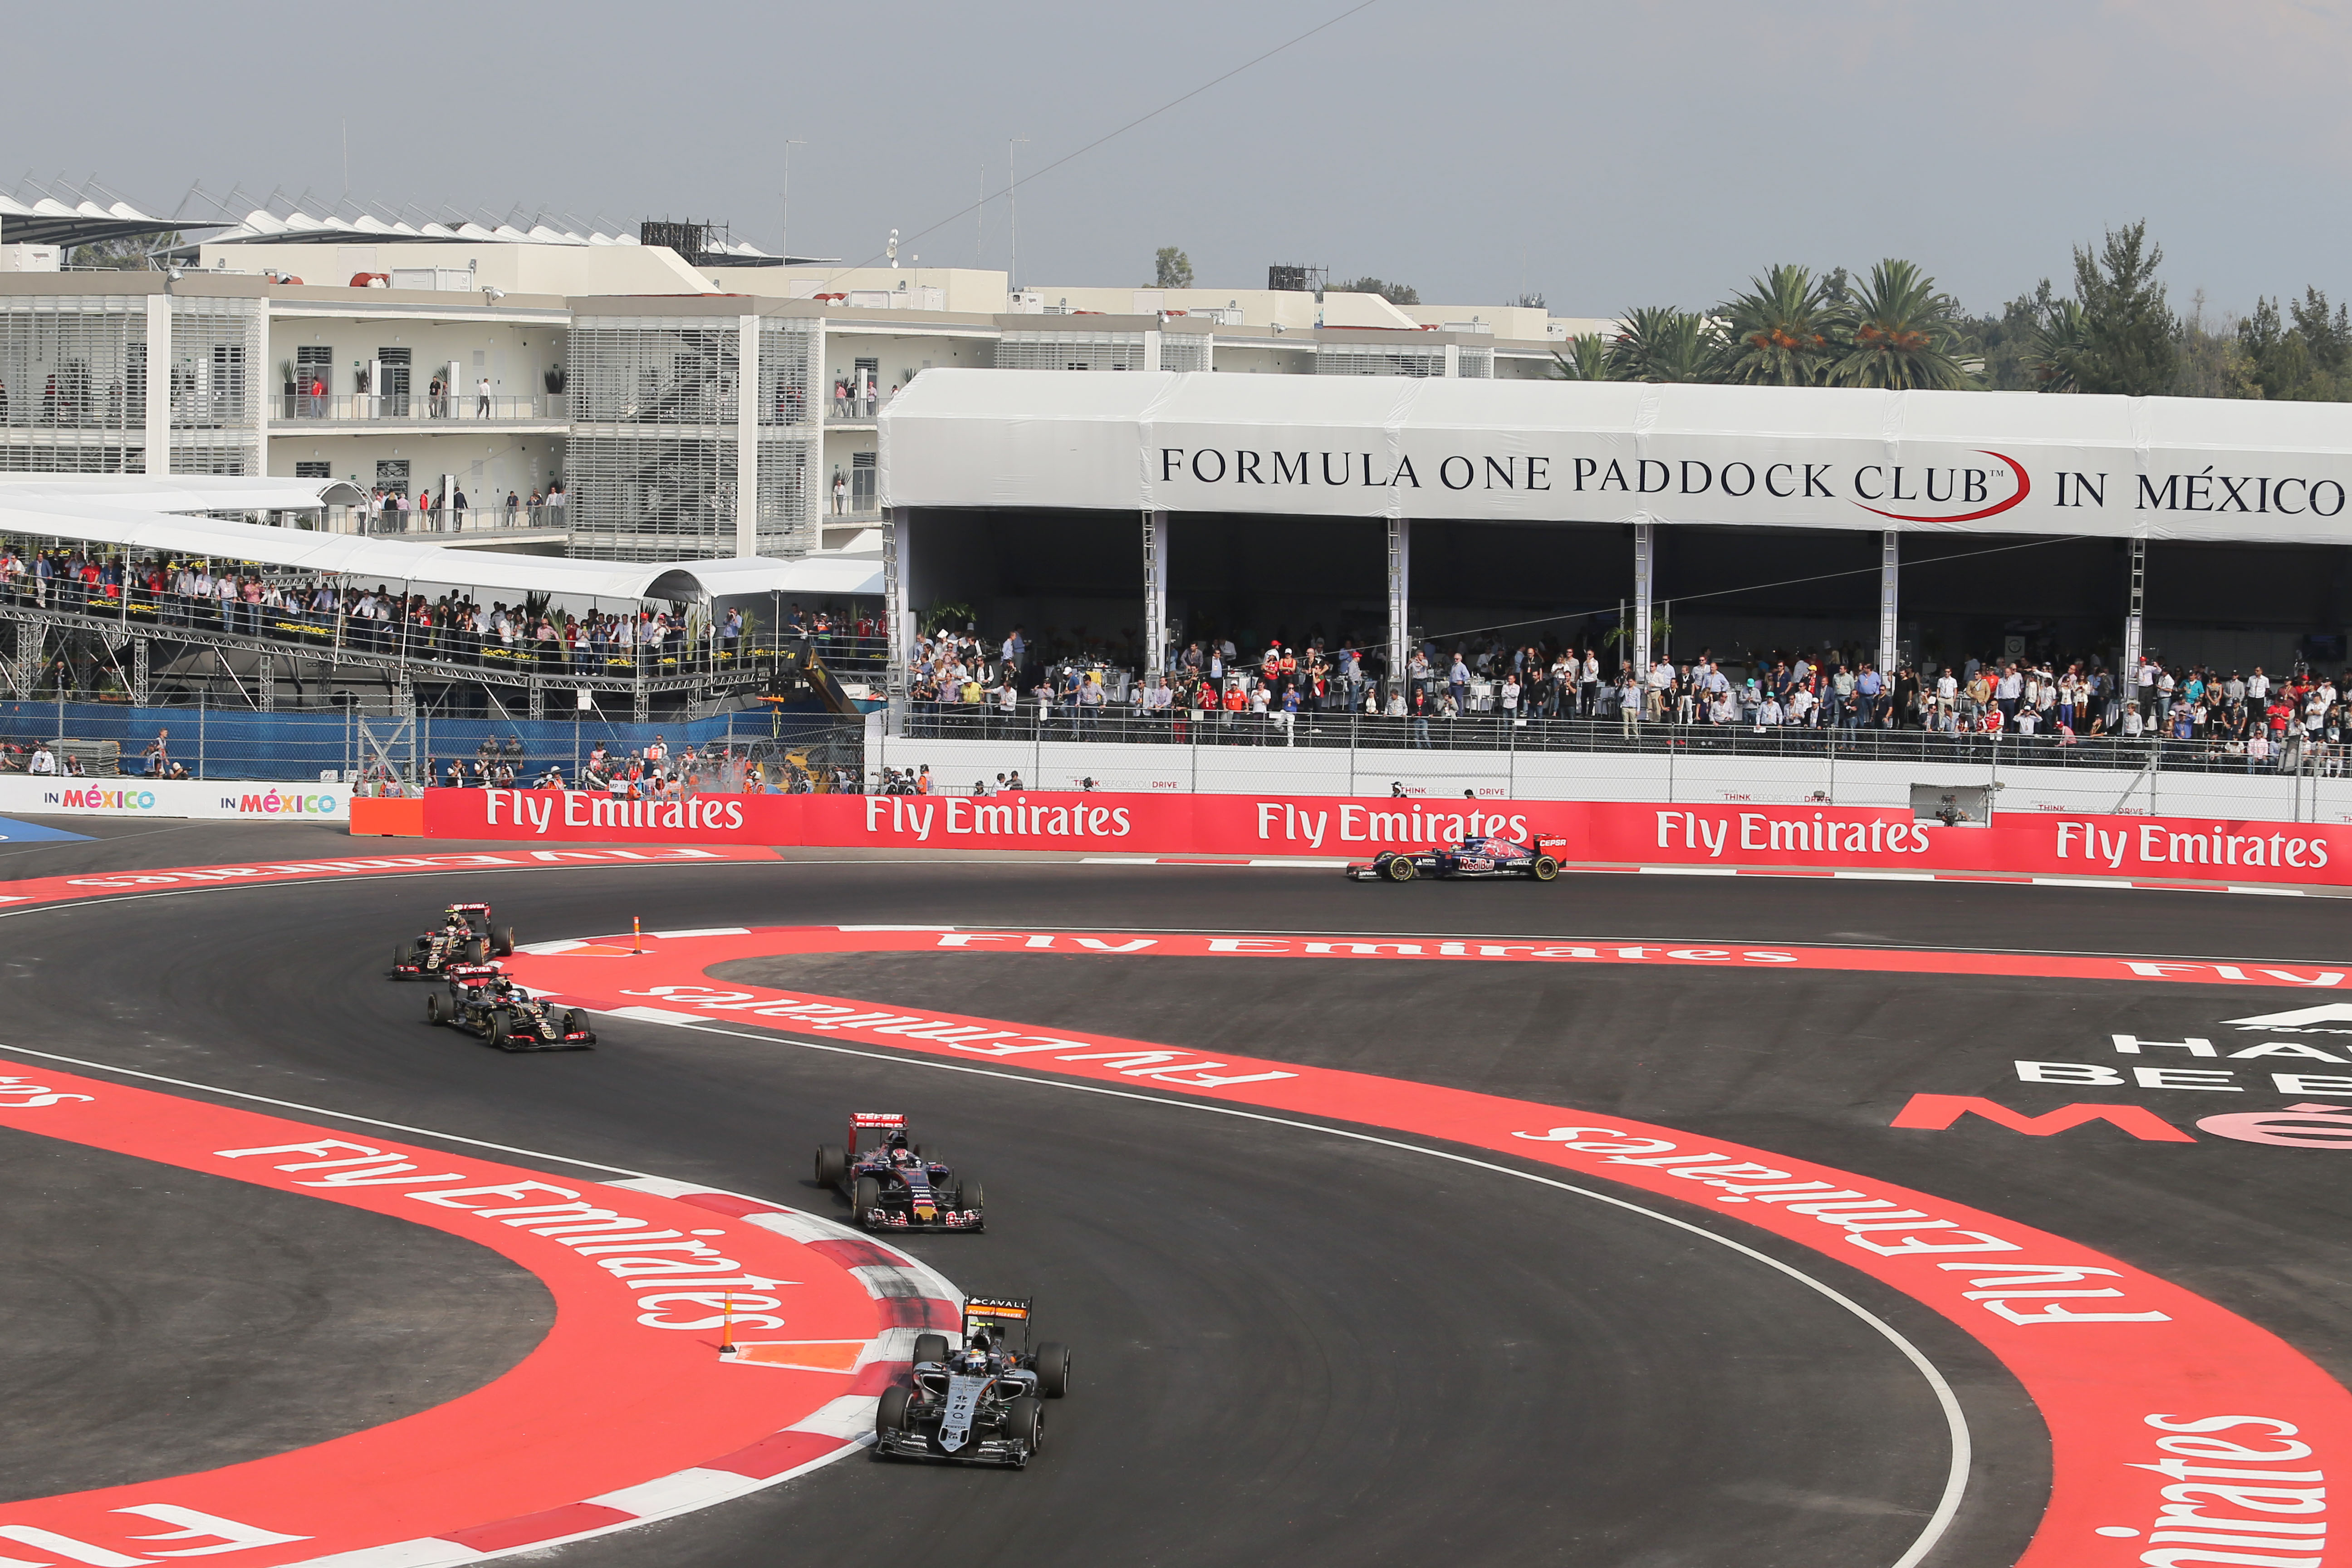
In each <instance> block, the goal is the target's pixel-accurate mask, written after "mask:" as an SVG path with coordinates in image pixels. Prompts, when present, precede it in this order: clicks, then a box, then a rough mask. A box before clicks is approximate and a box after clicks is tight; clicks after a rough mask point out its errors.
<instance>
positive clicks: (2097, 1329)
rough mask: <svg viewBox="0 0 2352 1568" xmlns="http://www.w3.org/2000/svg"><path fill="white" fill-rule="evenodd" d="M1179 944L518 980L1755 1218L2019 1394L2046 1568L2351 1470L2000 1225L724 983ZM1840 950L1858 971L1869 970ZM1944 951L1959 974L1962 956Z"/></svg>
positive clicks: (2213, 1341) (2300, 1422)
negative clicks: (1406, 1138) (1929, 1316)
mask: <svg viewBox="0 0 2352 1568" xmlns="http://www.w3.org/2000/svg"><path fill="white" fill-rule="evenodd" d="M960 937H961V938H970V939H973V940H966V941H961V942H960V941H957V940H956V939H957V938H960ZM1007 939H1009V940H1007ZM1203 940H1205V941H1206V942H1209V943H1212V944H1214V943H1218V942H1226V943H1232V942H1242V941H1244V940H1253V941H1266V942H1292V943H1293V946H1294V948H1295V949H1296V950H1297V952H1298V953H1299V955H1302V956H1305V955H1312V956H1325V955H1326V954H1324V953H1322V952H1311V953H1310V952H1309V948H1310V943H1309V942H1308V939H1306V938H1303V937H1302V938H1298V939H1295V941H1294V939H1286V938H1272V939H1267V938H1253V939H1243V938H1238V937H1230V938H1217V937H1208V938H1205V939H1203ZM1168 942H1169V939H1167V938H1166V937H1165V936H1164V935H1161V934H1160V933H1150V934H1145V933H1134V934H1128V935H1121V934H1120V933H1115V932H1107V933H1099V934H1097V935H1096V936H1094V937H1091V938H1085V937H1079V938H1070V937H1068V936H1067V934H1066V933H1018V932H1015V933H987V932H958V931H807V930H798V929H774V930H767V931H745V932H740V933H730V934H718V933H714V934H711V935H708V936H695V937H679V938H669V939H663V940H660V941H658V942H652V943H649V944H648V945H649V946H650V948H651V950H652V951H651V952H649V953H648V954H646V955H645V956H625V955H622V954H620V953H619V952H618V951H617V949H616V947H615V946H614V944H610V943H603V942H590V943H578V944H572V943H554V944H546V945H545V946H543V947H542V948H541V949H540V950H538V951H535V952H530V953H525V954H520V955H519V956H518V957H517V959H516V961H515V968H516V972H517V973H518V976H519V977H520V978H521V979H522V980H524V981H525V982H526V983H527V984H531V985H532V986H534V987H535V988H540V989H543V990H546V991H549V992H551V993H553V994H556V995H557V996H559V997H560V998H562V1000H564V1001H566V1002H571V1003H575V1004H578V1005H584V1006H590V1007H594V1008H600V1009H604V1010H607V1011H610V1010H614V1009H630V1010H633V1011H634V1013H635V1016H640V1017H645V1018H649V1019H653V1020H657V1021H662V1022H672V1023H686V1024H708V1025H716V1026H743V1025H751V1026H757V1027H761V1028H764V1029H773V1030H783V1031H789V1032H791V1033H793V1034H794V1035H798V1036H803V1037H816V1038H823V1039H828V1040H835V1041H849V1042H857V1043H860V1044H863V1045H866V1046H869V1047H887V1048H888V1049H890V1050H894V1051H903V1052H908V1053H912V1054H918V1055H920V1056H923V1057H927V1058H938V1059H942V1060H950V1061H955V1062H958V1063H962V1064H966V1065H970V1066H973V1067H977V1068H983V1069H990V1070H998V1071H1004V1072H1010V1073H1015V1074H1021V1075H1029V1076H1052V1077H1055V1078H1062V1079H1071V1080H1075V1081H1077V1082H1082V1083H1086V1084H1090V1085H1095V1086H1099V1087H1104V1088H1112V1087H1115V1088H1116V1089H1119V1090H1122V1091H1126V1092H1130V1093H1143V1094H1150V1095H1158V1096H1181V1097H1186V1098H1193V1099H1199V1100H1204V1101H1208V1102H1213V1103H1217V1104H1224V1105H1230V1106H1236V1107H1243V1106H1246V1107H1250V1108H1253V1109H1255V1110H1264V1111H1271V1112H1279V1113H1291V1114H1297V1115H1302V1116H1309V1117H1314V1118H1318V1119H1322V1120H1326V1121H1335V1122H1343V1123H1351V1124H1354V1125H1357V1126H1360V1127H1370V1128H1380V1129H1384V1130H1388V1131H1393V1132H1398V1133H1403V1134H1409V1135H1412V1136H1415V1137H1420V1138H1427V1139H1433V1140H1440V1141H1443V1142H1446V1143H1449V1144H1453V1145H1454V1146H1456V1147H1466V1148H1472V1149H1479V1150H1486V1151H1490V1152H1496V1153H1501V1154H1508V1155H1513V1156H1517V1158H1520V1159H1523V1160H1528V1161H1532V1162H1534V1163H1538V1164H1540V1165H1544V1166H1549V1167H1551V1168H1553V1169H1556V1170H1558V1171H1559V1172H1561V1173H1566V1174H1572V1175H1574V1176H1577V1177H1580V1178H1586V1179H1591V1180H1596V1181H1604V1182H1609V1183H1613V1184H1620V1185H1621V1186H1624V1187H1632V1188H1636V1189H1639V1190H1641V1191H1642V1192H1643V1193H1646V1194H1651V1195H1653V1196H1656V1197H1661V1198H1666V1199H1670V1200H1674V1201H1675V1202H1677V1203H1679V1204H1682V1205H1688V1206H1689V1207H1691V1208H1694V1209H1705V1210H1707V1211H1709V1212H1711V1213H1713V1214H1715V1215H1721V1216H1724V1217H1727V1218H1732V1219H1738V1220H1744V1221H1746V1222H1748V1224H1751V1225H1754V1226H1759V1228H1761V1229H1764V1230H1769V1231H1770V1232H1772V1233H1773V1234H1774V1235H1775V1236H1778V1237H1782V1238H1784V1239H1786V1240H1789V1241H1793V1242H1796V1243H1799V1244H1801V1245H1802V1246H1804V1247H1810V1248H1811V1249H1813V1250H1814V1251H1816V1252H1819V1253H1821V1254H1822V1255H1823V1256H1825V1257H1828V1258H1834V1259H1836V1260H1837V1261H1839V1262H1842V1263H1846V1264H1850V1265H1852V1266H1853V1267H1854V1268H1859V1269H1861V1270H1863V1271H1864V1273H1866V1274H1869V1275H1871V1276H1872V1277H1873V1278H1874V1279H1880V1280H1883V1281H1885V1283H1886V1284H1888V1285H1890V1286H1892V1287H1894V1288H1895V1289H1898V1290H1901V1291H1903V1292H1904V1293H1906V1295H1908V1296H1910V1297H1912V1298H1913V1299H1915V1300H1918V1301H1920V1302H1922V1303H1925V1304H1926V1305H1927V1306H1928V1307H1929V1308H1931V1309H1933V1310H1936V1311H1937V1312H1939V1313H1941V1314H1942V1315H1943V1316H1944V1317H1946V1318H1947V1319H1948V1320H1949V1321H1952V1322H1953V1323H1956V1324H1958V1326H1959V1327H1960V1328H1961V1329H1963V1330H1964V1331H1967V1332H1968V1333H1969V1334H1970V1335H1972V1336H1974V1337H1975V1338H1976V1339H1977V1340H1979V1342H1982V1343H1983V1344H1984V1345H1985V1346H1987V1347H1988V1348H1989V1349H1990V1351H1991V1352H1993V1353H1994V1354H1995V1355H1997V1356H1999V1357H2000V1360H2001V1361H2002V1363H2004V1364H2005V1365H2007V1366H2008V1367H2009V1368H2010V1370H2011V1372H2012V1373H2014V1374H2015V1375H2016V1377H2017V1378H2018V1380H2019V1382H2020V1383H2021V1384H2022V1385H2023V1386H2024V1387H2025V1388H2026V1390H2027V1391H2028V1392H2029V1393H2030V1394H2031V1395H2032V1398H2033V1400H2034V1403H2035V1405H2036V1406H2037V1407H2038V1408H2039V1409H2040V1411H2041V1413H2042V1417H2043V1419H2044V1420H2045V1422H2046V1423H2047V1424H2048V1426H2049V1430H2050V1436H2051V1442H2052V1450H2053V1460H2052V1463H2053V1477H2052V1492H2051V1499H2050V1504H2049V1508H2048V1510H2047V1512H2046V1513H2045V1515H2044V1517H2043V1519H2042V1525H2041V1528H2040V1530H2039V1531H2038V1532H2037V1534H2036V1536H2035V1538H2034V1541H2033V1542H2032V1546H2031V1547H2030V1548H2029V1550H2028V1551H2027V1552H2026V1554H2025V1556H2024V1557H2023V1558H2022V1559H2021V1563H2023V1564H2025V1565H2026V1568H2080V1565H2081V1564H2083V1563H2087V1562H2092V1561H2115V1562H2117V1563H2125V1562H2130V1561H2133V1560H2135V1559H2137V1556H2138V1553H2139V1550H2140V1546H2139V1544H2137V1543H2134V1542H2126V1541H2123V1540H2120V1539H2116V1540H2106V1539H2103V1538H2102V1536H2101V1535H2100V1534H2099V1533H2098V1532H2099V1531H2110V1532H2113V1531H2117V1530H2120V1529H2125V1528H2126V1527H2127V1528H2128V1529H2129V1530H2130V1531H2131V1533H2133V1534H2135V1535H2137V1534H2140V1533H2142V1532H2144V1531H2147V1528H2148V1526H2149V1522H2150V1521H2153V1520H2157V1519H2158V1517H2159V1513H2160V1510H2165V1509H2167V1508H2168V1507H2170V1508H2173V1509H2175V1510H2176V1511H2175V1513H2174V1514H2173V1515H2172V1516H2171V1517H2174V1518H2176V1519H2177V1518H2179V1513H2178V1508H2179V1505H2187V1506H2188V1508H2189V1518H2190V1519H2192V1520H2194V1519H2195V1518H2196V1517H2197V1516H2198V1515H2199V1513H2200V1511H2201V1513H2202V1514H2203V1515H2205V1516H2207V1517H2210V1519H2213V1520H2220V1519H2224V1518H2227V1519H2235V1520H2243V1519H2246V1518H2247V1517H2248V1515H2249V1512H2250V1511H2251V1512H2252V1513H2253V1514H2254V1515H2255V1516H2256V1517H2259V1518H2270V1517H2271V1516H2273V1515H2277V1516H2278V1520H2279V1521H2284V1523H2282V1524H2281V1526H2280V1532H2282V1533H2284V1532H2285V1527H2286V1525H2294V1526H2296V1527H2298V1531H2299V1529H2300V1527H2302V1526H2308V1525H2312V1524H2323V1523H2324V1510H2325V1506H2326V1503H2325V1500H2326V1486H2325V1479H2326V1475H2327V1474H2328V1472H2330V1471H2334V1470H2337V1469H2338V1468H2339V1467H2340V1466H2341V1465H2342V1464H2343V1463H2345V1462H2346V1459H2347V1458H2352V1394H2347V1391H2346V1390H2345V1389H2344V1388H2343V1387H2342V1386H2340V1385H2339V1384H2337V1383H2336V1380H2335V1379H2334V1378H2332V1377H2330V1376H2329V1375H2328V1374H2327V1373H2326V1372H2325V1371H2323V1370H2322V1369H2321V1368H2320V1367H2318V1366H2317V1365H2315V1363H2313V1362H2312V1361H2311V1360H2310V1358H2308V1357H2306V1356H2305V1355H2304V1354H2302V1353H2301V1352H2298V1351H2296V1350H2294V1348H2293V1347H2292V1346H2290V1345H2288V1344H2287V1343H2286V1342H2284V1341H2283V1340H2281V1339H2279V1338H2278V1337H2277V1336H2276V1335H2274V1334H2273V1333H2271V1332H2269V1331H2266V1330H2264V1329H2262V1328H2260V1327H2258V1326H2256V1325H2255V1324H2253V1323H2252V1322H2250V1321H2247V1320H2245V1319H2243V1318H2242V1317H2239V1316H2238V1315H2237V1314H2235V1313H2233V1312H2231V1311H2229V1310H2225V1309H2223V1308H2222V1307H2221V1306H2219V1305H2217V1304H2215V1303H2214V1302H2212V1301H2210V1300H2206V1299H2205V1298H2203V1297H2201V1296H2199V1295H2197V1294H2195V1293H2194V1292H2192V1291H2189V1290H2187V1289H2182V1288H2180V1287H2179V1286H2177V1285H2174V1284H2172V1283H2170V1282H2169V1281H2168V1280H2165V1279H2158V1278H2157V1277H2155V1276H2154V1275H2151V1274H2148V1273H2147V1272H2145V1271H2143V1270H2141V1269H2138V1268H2134V1267H2132V1265H2131V1264H2129V1263H2128V1262H2126V1260H2124V1259H2122V1258H2115V1257H2110V1256H2106V1255H2105V1254H2102V1253H2099V1252H2096V1251H2094V1250H2092V1249H2090V1248H2088V1247H2083V1246H2081V1245H2079V1244H2077V1243H2074V1242H2072V1241H2069V1240H2067V1239H2066V1238H2065V1237H2061V1236H2056V1235H2053V1234H2051V1233H2049V1232H2047V1231H2042V1230H2039V1229H2035V1228H2033V1227H2031V1226H2023V1225H2020V1224H2017V1223H2015V1222H2013V1221H2011V1220H2009V1219H2006V1218H2004V1217H2002V1216H2001V1215H1997V1214H1992V1213H1989V1212H1985V1211H1982V1210H1979V1209H1974V1208H1970V1207H1969V1206H1967V1205H1959V1204H1954V1203H1949V1202H1947V1201H1945V1200H1944V1199H1941V1198H1938V1197H1937V1196H1935V1195H1933V1194H1927V1193H1922V1192H1917V1191H1914V1190H1911V1189H1908V1188H1905V1187H1900V1186H1896V1185H1895V1184H1890V1183H1887V1182H1883V1181H1880V1180H1878V1179H1876V1178H1874V1177H1870V1176H1864V1175H1859V1174H1856V1173H1853V1172H1849V1171H1843V1170H1838V1169H1834V1168H1832V1167H1830V1166H1826V1165H1822V1164H1818V1163H1813V1162H1811V1161H1808V1160H1804V1159H1801V1158H1799V1157H1796V1156H1793V1155H1790V1154H1784V1153H1780V1152H1774V1151H1769V1150H1764V1149H1756V1148H1749V1147H1747V1146H1744V1145H1740V1144H1737V1143H1732V1142H1725V1141H1723V1140H1719V1139H1706V1138H1698V1137H1695V1136H1693V1135H1691V1134H1689V1133H1687V1132H1684V1131H1679V1130H1677V1129H1674V1128H1669V1127H1661V1126H1654V1125H1650V1124H1647V1123H1643V1122H1637V1121H1631V1120H1628V1119H1626V1118H1624V1117H1620V1116H1612V1115H1602V1114H1599V1113H1595V1112H1591V1111H1585V1110H1577V1109H1575V1108H1572V1107H1568V1106H1557V1105H1543V1104H1538V1103H1534V1102H1530V1101H1526V1100H1509V1099H1505V1098H1501V1097H1497V1096H1493V1095H1485V1094H1477V1093H1472V1092H1468V1091H1465V1090H1461V1089H1445V1088H1440V1087H1436V1086H1433V1085H1429V1084H1422V1083H1413V1082H1408V1081H1404V1080H1401V1079H1388V1078H1381V1077H1376V1076H1372V1075H1368V1074H1362V1073H1354V1072H1345V1071H1338V1070H1333V1069H1329V1068H1315V1067H1308V1066H1304V1065H1300V1064H1296V1063H1287V1062H1280V1061H1272V1060H1265V1059H1260V1058H1247V1057H1240V1056H1235V1055H1232V1054H1229V1053H1223V1052H1219V1053H1215V1054H1213V1055H1211V1054H1204V1053H1202V1052H1199V1051H1193V1050H1188V1049H1180V1048H1174V1047H1165V1046H1160V1045H1156V1044H1153V1043H1150V1042H1148V1041H1142V1040H1129V1039H1120V1038H1116V1037H1107V1036H1097V1035H1092V1034H1087V1033H1082V1032H1078V1031H1075V1030H1069V1031H1061V1032H1047V1031H1044V1030H1037V1029H1033V1028H1030V1027H1029V1026H1025V1025H1022V1024H1018V1023H1013V1022H1007V1021H1004V1020H1000V1019H993V1018H978V1017H968V1016H961V1015H956V1014H949V1013H940V1012H928V1011H918V1010H912V1009H901V1008H894V1007H885V1006H877V1005H872V1004H869V1003H865V1002H859V1001H855V1000H852V999H848V998H844V997H834V996H821V995H814V994H803V993H797V992H790V991H782V990H776V989H772V988H768V987H763V986H758V985H751V984H735V983H732V982H717V981H713V980H711V979H709V977H708V975H707V973H706V971H708V970H709V968H710V967H711V966H712V965H714V964H718V963H724V962H727V961H730V960H734V959H740V958H745V957H750V956H753V955H762V954H779V953H795V952H841V951H845V950H856V949H857V948H860V947H865V948H871V949H884V950H891V951H908V950H910V949H921V948H931V949H939V948H947V949H949V950H950V951H956V950H961V951H969V952H1024V951H1038V950H1045V949H1046V948H1049V947H1050V948H1052V949H1053V950H1055V951H1065V952H1102V953H1112V952H1133V953H1137V954H1144V953H1150V952H1169V951H1176V949H1174V948H1172V947H1171V946H1169V945H1167V943H1168ZM1065 943H1067V945H1064V944H1065ZM1081 943H1084V944H1087V945H1080V944H1081ZM1139 944H1141V945H1139ZM1312 945H1313V946H1316V947H1321V946H1328V947H1330V948H1331V949H1332V950H1333V951H1331V952H1329V953H1328V956H1334V957H1338V956H1343V955H1344V956H1356V954H1354V953H1353V952H1347V953H1345V954H1343V953H1342V952H1340V951H1339V950H1340V949H1344V948H1348V947H1349V946H1350V944H1347V943H1323V942H1320V941H1319V939H1318V941H1317V942H1314V943H1313V944H1312ZM1362 945H1365V946H1370V947H1376V948H1379V949H1383V950H1386V949H1391V948H1393V946H1394V944H1393V943H1379V944H1370V943H1367V944H1362ZM1559 945H1562V946H1576V945H1580V944H1572V943H1564V944H1559ZM1192 951H1196V952H1197V951H1200V950H1199V949H1197V948H1196V949H1193V950H1192ZM1213 951H1220V952H1229V953H1232V954H1233V955H1234V956H1236V957H1244V956H1247V955H1248V954H1249V952H1250V950H1248V949H1244V948H1241V947H1235V946H1226V947H1222V948H1213ZM1759 951H1762V950H1759ZM1771 951H1775V952H1794V951H1795V950H1790V949H1778V950H1771ZM1836 952H1838V955H1839V957H1840V959H1841V960H1843V959H1847V958H1850V957H1854V956H1860V955H1853V954H1849V953H1847V952H1846V951H1845V950H1836ZM1264 955H1265V956H1278V954H1276V953H1273V952H1267V953H1265V954H1264ZM1363 956H1366V957H1373V956H1381V957H1397V956H1402V957H1405V958H1415V957H1418V958H1421V959H1423V960H1426V959H1428V958H1430V957H1431V956H1432V955H1431V954H1428V953H1422V954H1402V955H1398V954H1395V953H1393V952H1385V951H1383V952H1378V953H1368V954H1364V955H1363ZM1465 956H1467V955H1465ZM1882 956H1883V955H1882ZM1929 956H1930V957H1932V958H1933V959H1935V960H1937V961H1938V962H1942V961H1949V962H1951V963H1958V962H1959V961H1960V959H1961V958H1962V957H1963V956H1965V955H1951V954H1934V955H1929ZM1982 956H1983V957H1985V958H1988V959H1994V960H1999V959H2001V958H2003V956H2004V955H1997V954H1996V955H1982ZM1534 961H1536V962H1542V960H1541V959H1539V958H1538V959H1535V960H1534ZM1568 961H1569V962H1576V961H1577V960H1573V959H1571V960H1568ZM1798 961H1799V962H1802V961H1803V960H1802V959H1800V960H1798ZM1628 962H1646V960H1633V961H1628ZM1680 962H1717V961H1716V960H1712V959H1708V960H1696V959H1690V960H1683V961H1680ZM1775 962H1777V961H1775ZM2084 962H2092V963H2097V962H2109V967H2108V968H2107V970H2106V971H2105V977H2106V978H2112V979H2130V978H2134V976H2132V975H2130V974H2129V973H2119V972H2118V966H2117V965H2116V964H2114V963H2112V962H2111V961H2095V960H2093V961H2084ZM2026 972H2027V973H2051V971H2050V970H2048V969H2040V970H2028V971H2026ZM2148 978H2172V977H2170V976H2150V977H2148ZM2204 978H2210V977H2204ZM2246 983H2247V984H2263V983H2265V982H2258V981H2253V980H2249V981H2247V982H2246ZM2276 983H2277V984H2293V982H2287V981H2280V982H2276ZM2274 1522H2277V1521H2274ZM2184 1528H2189V1529H2192V1530H2193V1529H2195V1528H2197V1527H2196V1526H2195V1525H2194V1524H2191V1525H2189V1526H2186V1527H2184ZM2101 1552H2105V1553H2106V1554H2107V1555H2104V1556H2101V1555H2097V1553H2101Z"/></svg>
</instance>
